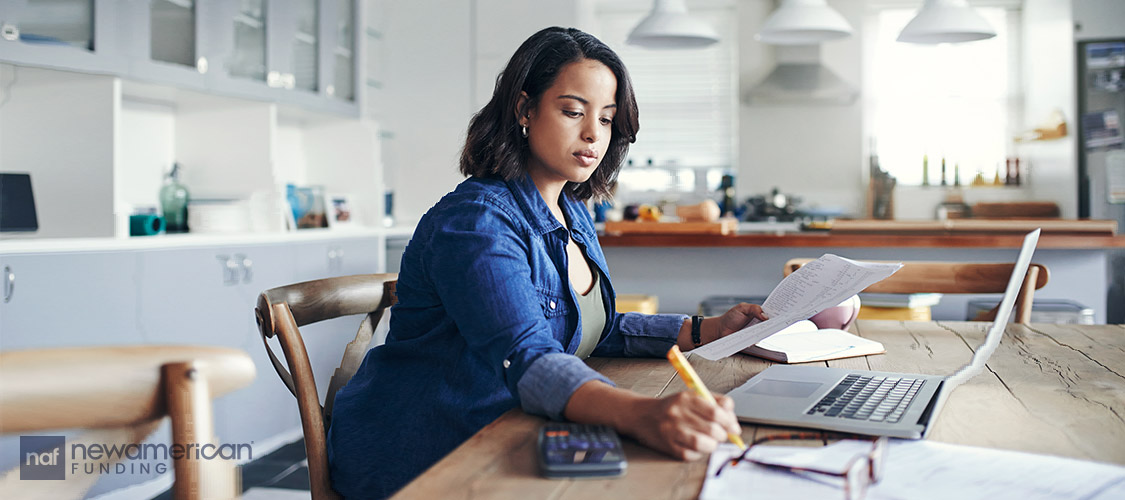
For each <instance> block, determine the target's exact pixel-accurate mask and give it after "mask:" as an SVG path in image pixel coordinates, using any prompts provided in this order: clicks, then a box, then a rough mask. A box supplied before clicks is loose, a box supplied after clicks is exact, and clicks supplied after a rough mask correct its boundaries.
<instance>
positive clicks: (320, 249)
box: [293, 239, 385, 281]
mask: <svg viewBox="0 0 1125 500" xmlns="http://www.w3.org/2000/svg"><path fill="white" fill-rule="evenodd" d="M383 247H384V245H383V244H382V241H381V240H380V241H375V240H370V239H347V240H334V241H329V242H317V243H303V244H298V245H293V248H294V251H295V252H296V262H295V266H296V281H308V280H314V279H320V278H329V277H334V276H347V275H350V274H372V273H379V272H383V271H381V269H383V268H384V267H383V266H380V265H379V263H380V262H381V261H382V260H383V253H384V252H385V249H384V248H383Z"/></svg>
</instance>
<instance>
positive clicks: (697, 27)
mask: <svg viewBox="0 0 1125 500" xmlns="http://www.w3.org/2000/svg"><path fill="white" fill-rule="evenodd" d="M718 41H719V33H718V32H716V31H715V28H713V27H711V25H709V24H707V23H705V22H703V21H701V20H699V19H696V18H694V17H692V16H691V15H690V14H688V11H687V5H685V4H684V0H654V2H653V4H652V12H649V14H648V16H646V17H645V18H644V19H642V20H641V22H640V24H638V25H637V27H635V28H633V31H631V32H629V37H628V38H626V39H625V42H626V43H628V44H630V45H639V46H641V47H645V48H649V49H691V48H701V47H706V46H708V45H711V44H714V43H716V42H718Z"/></svg>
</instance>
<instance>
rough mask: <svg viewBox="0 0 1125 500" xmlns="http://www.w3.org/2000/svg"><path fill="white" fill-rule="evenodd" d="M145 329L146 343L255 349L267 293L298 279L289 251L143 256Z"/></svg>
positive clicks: (250, 249)
mask: <svg viewBox="0 0 1125 500" xmlns="http://www.w3.org/2000/svg"><path fill="white" fill-rule="evenodd" d="M138 277H139V282H140V290H141V292H140V296H139V297H138V306H137V309H138V312H137V317H138V318H139V325H138V326H139V328H140V329H141V331H142V335H143V338H144V339H145V341H146V342H151V343H160V344H164V343H184V342H187V343H201V344H208V345H221V346H226V347H234V348H247V347H248V346H252V345H253V341H254V340H255V331H256V326H255V322H254V314H253V312H254V306H255V303H256V300H257V295H258V293H259V292H261V291H262V290H265V289H268V288H271V287H275V286H279V285H283V284H287V283H289V282H290V280H292V277H293V259H292V252H291V251H290V250H289V249H288V248H286V247H284V246H251V247H207V248H198V249H196V248H193V249H182V250H160V251H148V252H143V253H142V254H141V256H140V262H139V266H138Z"/></svg>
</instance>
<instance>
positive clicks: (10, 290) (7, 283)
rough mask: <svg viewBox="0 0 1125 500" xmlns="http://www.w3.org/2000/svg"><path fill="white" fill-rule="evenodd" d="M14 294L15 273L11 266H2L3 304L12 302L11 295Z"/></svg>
mask: <svg viewBox="0 0 1125 500" xmlns="http://www.w3.org/2000/svg"><path fill="white" fill-rule="evenodd" d="M14 293H16V273H13V272H12V268H11V266H4V302H5V303H8V302H11V301H12V294H14Z"/></svg>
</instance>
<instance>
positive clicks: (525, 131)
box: [520, 125, 527, 139]
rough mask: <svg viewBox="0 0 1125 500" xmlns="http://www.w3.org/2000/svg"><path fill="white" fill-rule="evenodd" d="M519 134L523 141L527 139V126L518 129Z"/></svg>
mask: <svg viewBox="0 0 1125 500" xmlns="http://www.w3.org/2000/svg"><path fill="white" fill-rule="evenodd" d="M520 134H522V135H523V137H524V138H525V139H526V138H527V125H524V126H523V127H520Z"/></svg>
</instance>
